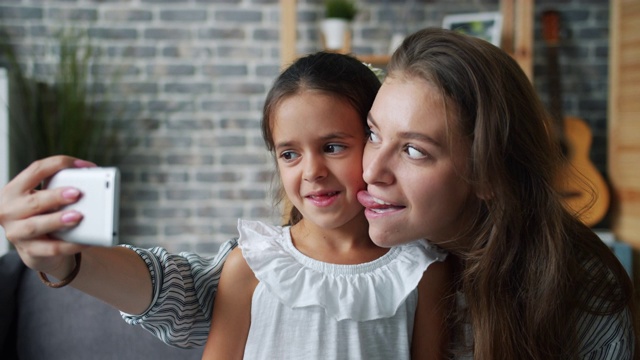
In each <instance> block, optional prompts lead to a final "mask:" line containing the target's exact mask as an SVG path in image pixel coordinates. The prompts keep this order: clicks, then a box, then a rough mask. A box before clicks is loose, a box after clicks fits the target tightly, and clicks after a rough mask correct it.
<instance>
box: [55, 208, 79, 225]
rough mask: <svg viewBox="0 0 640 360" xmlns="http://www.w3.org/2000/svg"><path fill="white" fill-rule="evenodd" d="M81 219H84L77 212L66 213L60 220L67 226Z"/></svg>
mask: <svg viewBox="0 0 640 360" xmlns="http://www.w3.org/2000/svg"><path fill="white" fill-rule="evenodd" d="M80 219H82V214H80V213H79V212H77V211H68V212H65V213H64V214H62V217H61V218H60V220H62V222H63V223H65V224H68V223H75V222H77V221H79V220H80Z"/></svg>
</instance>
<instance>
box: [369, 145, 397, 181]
mask: <svg viewBox="0 0 640 360" xmlns="http://www.w3.org/2000/svg"><path fill="white" fill-rule="evenodd" d="M392 161H393V160H392V159H391V158H390V157H389V155H388V154H387V153H386V152H385V151H384V150H381V149H378V148H372V147H371V146H367V147H366V148H365V150H364V156H363V157H362V170H363V173H362V178H363V179H364V181H365V182H366V183H367V184H369V185H375V184H387V185H388V184H391V183H393V179H394V178H395V177H394V174H393V170H392V168H391V166H390V165H391V163H392Z"/></svg>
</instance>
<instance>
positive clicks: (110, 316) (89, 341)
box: [0, 252, 203, 360]
mask: <svg viewBox="0 0 640 360" xmlns="http://www.w3.org/2000/svg"><path fill="white" fill-rule="evenodd" d="M0 289H1V290H0V358H2V359H5V360H12V359H20V360H27V359H29V360H31V359H41V360H57V359H61V360H62V359H64V360H72V359H92V360H93V359H118V360H120V359H132V360H133V359H135V360H139V359H200V358H201V356H202V350H203V349H202V348H199V349H190V350H184V349H178V348H175V347H171V346H169V345H166V344H164V343H163V342H162V341H160V340H158V339H157V338H155V337H154V336H153V335H151V333H149V332H147V331H146V330H144V329H142V328H141V327H139V326H132V325H129V324H127V323H125V322H124V321H123V320H122V318H121V317H120V313H119V312H118V311H117V310H115V309H114V308H112V307H111V306H109V305H106V304H105V303H103V302H101V301H99V300H97V299H94V298H92V297H90V296H88V295H86V294H84V293H82V292H80V291H78V290H76V289H73V288H71V287H64V288H60V289H51V288H48V287H47V286H45V285H44V284H42V283H41V282H40V280H39V279H38V276H37V274H36V272H35V271H33V270H31V269H28V268H26V267H25V265H24V264H23V263H22V261H21V260H20V258H19V257H18V255H17V253H15V252H9V253H7V254H5V255H3V256H2V257H0Z"/></svg>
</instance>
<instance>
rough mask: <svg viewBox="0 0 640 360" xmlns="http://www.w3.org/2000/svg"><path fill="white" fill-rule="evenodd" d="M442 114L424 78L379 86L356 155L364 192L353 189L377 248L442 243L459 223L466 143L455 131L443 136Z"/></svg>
mask: <svg viewBox="0 0 640 360" xmlns="http://www.w3.org/2000/svg"><path fill="white" fill-rule="evenodd" d="M446 115H447V114H446V109H445V105H444V99H443V97H442V95H441V94H440V93H439V92H438V91H437V89H436V88H435V87H433V85H431V84H429V83H428V82H426V81H424V80H418V79H408V78H405V77H400V78H390V77H387V79H386V80H385V82H384V84H383V85H382V87H381V88H380V92H378V96H377V97H376V100H375V102H374V104H373V107H372V108H371V112H370V116H369V126H370V128H371V134H370V136H369V141H368V142H367V145H366V148H365V151H364V159H363V168H364V175H363V176H364V180H365V181H366V182H367V184H368V191H367V192H362V193H360V194H359V199H360V202H361V203H362V204H363V205H364V206H365V207H366V210H365V215H366V217H367V219H368V220H369V235H370V236H371V238H372V240H373V242H374V243H376V244H377V245H379V246H383V247H390V246H394V245H399V244H403V243H407V242H410V241H413V240H416V239H422V238H426V239H428V240H430V241H432V242H433V243H436V244H439V245H441V246H442V247H444V248H448V247H449V246H447V243H446V242H447V240H450V239H451V238H452V237H453V236H455V235H456V234H457V233H458V231H459V230H460V229H461V228H462V227H463V226H464V222H463V220H462V218H463V210H464V204H465V201H466V200H467V199H468V198H469V195H470V193H471V187H470V186H469V185H468V184H467V183H466V182H465V181H464V180H463V179H462V175H463V174H464V172H463V169H464V168H465V157H466V156H467V154H468V145H466V144H465V142H464V141H463V140H457V138H455V136H456V135H455V134H454V135H453V136H454V139H453V141H448V140H447V128H446ZM451 121H453V119H452V120H451Z"/></svg>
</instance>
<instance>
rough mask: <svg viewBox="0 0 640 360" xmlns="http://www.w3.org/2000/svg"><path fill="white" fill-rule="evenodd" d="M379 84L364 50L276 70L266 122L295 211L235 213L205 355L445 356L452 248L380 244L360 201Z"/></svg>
mask: <svg viewBox="0 0 640 360" xmlns="http://www.w3.org/2000/svg"><path fill="white" fill-rule="evenodd" d="M378 84H379V81H378V80H377V78H376V77H375V75H374V74H373V72H371V70H369V69H368V68H367V67H366V66H364V65H363V64H362V63H360V62H359V61H357V60H355V59H353V58H351V57H348V56H344V55H339V54H330V53H318V54H314V55H310V56H307V57H305V58H302V59H299V60H298V61H296V62H295V63H294V64H293V65H292V66H291V67H289V68H288V69H287V70H286V71H285V72H284V73H282V75H281V76H280V77H279V78H278V79H277V80H276V82H275V84H274V86H273V88H272V89H271V91H270V92H269V94H268V96H267V100H266V104H265V107H264V113H263V116H264V117H263V125H262V130H263V135H264V139H265V142H266V143H267V147H268V149H269V150H270V151H271V152H272V153H273V155H274V157H275V159H276V163H277V169H278V173H279V176H280V180H281V182H282V185H283V186H282V187H283V189H284V193H285V194H286V197H287V199H288V200H289V201H290V202H291V204H292V205H293V208H292V216H291V222H290V225H287V226H284V227H282V226H271V225H267V224H263V223H260V222H252V221H239V224H238V230H239V233H240V237H239V240H238V243H239V246H238V248H236V249H235V250H233V251H232V252H231V254H230V255H229V257H228V259H227V261H226V263H225V266H224V268H223V270H222V276H221V279H220V284H219V287H218V293H217V295H216V303H215V308H214V310H213V317H214V318H215V319H216V320H215V321H214V322H213V323H212V326H211V331H210V333H209V338H208V341H207V346H206V348H205V351H204V355H203V358H204V359H240V358H243V357H244V358H245V359H308V358H316V359H345V358H348V359H372V358H380V359H409V358H413V359H422V358H425V359H437V358H444V357H445V354H446V353H447V350H448V349H447V346H448V336H447V331H446V329H447V326H446V316H447V314H448V310H449V306H448V302H449V301H450V300H451V296H449V295H450V293H449V289H450V286H449V285H450V279H449V272H448V271H447V264H446V263H444V262H442V261H443V260H444V258H445V256H446V255H445V254H444V253H442V252H440V251H439V250H437V249H436V248H435V247H433V246H432V245H429V244H428V243H426V242H424V241H418V242H414V243H412V244H409V245H402V246H399V247H394V248H391V249H383V248H379V247H377V246H375V245H374V244H373V243H372V242H371V240H370V239H369V236H368V234H367V232H368V226H367V221H366V219H365V217H364V214H363V207H362V205H360V203H358V200H357V193H358V191H361V190H363V189H364V188H365V184H364V181H363V180H362V167H361V163H362V162H361V160H362V151H363V148H364V144H365V140H366V130H365V126H364V124H365V121H366V114H367V112H368V110H369V108H370V106H371V103H372V102H373V100H374V97H375V94H376V92H377V88H378ZM427 270H428V271H427ZM425 271H426V272H425ZM412 339H414V340H415V341H412Z"/></svg>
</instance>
